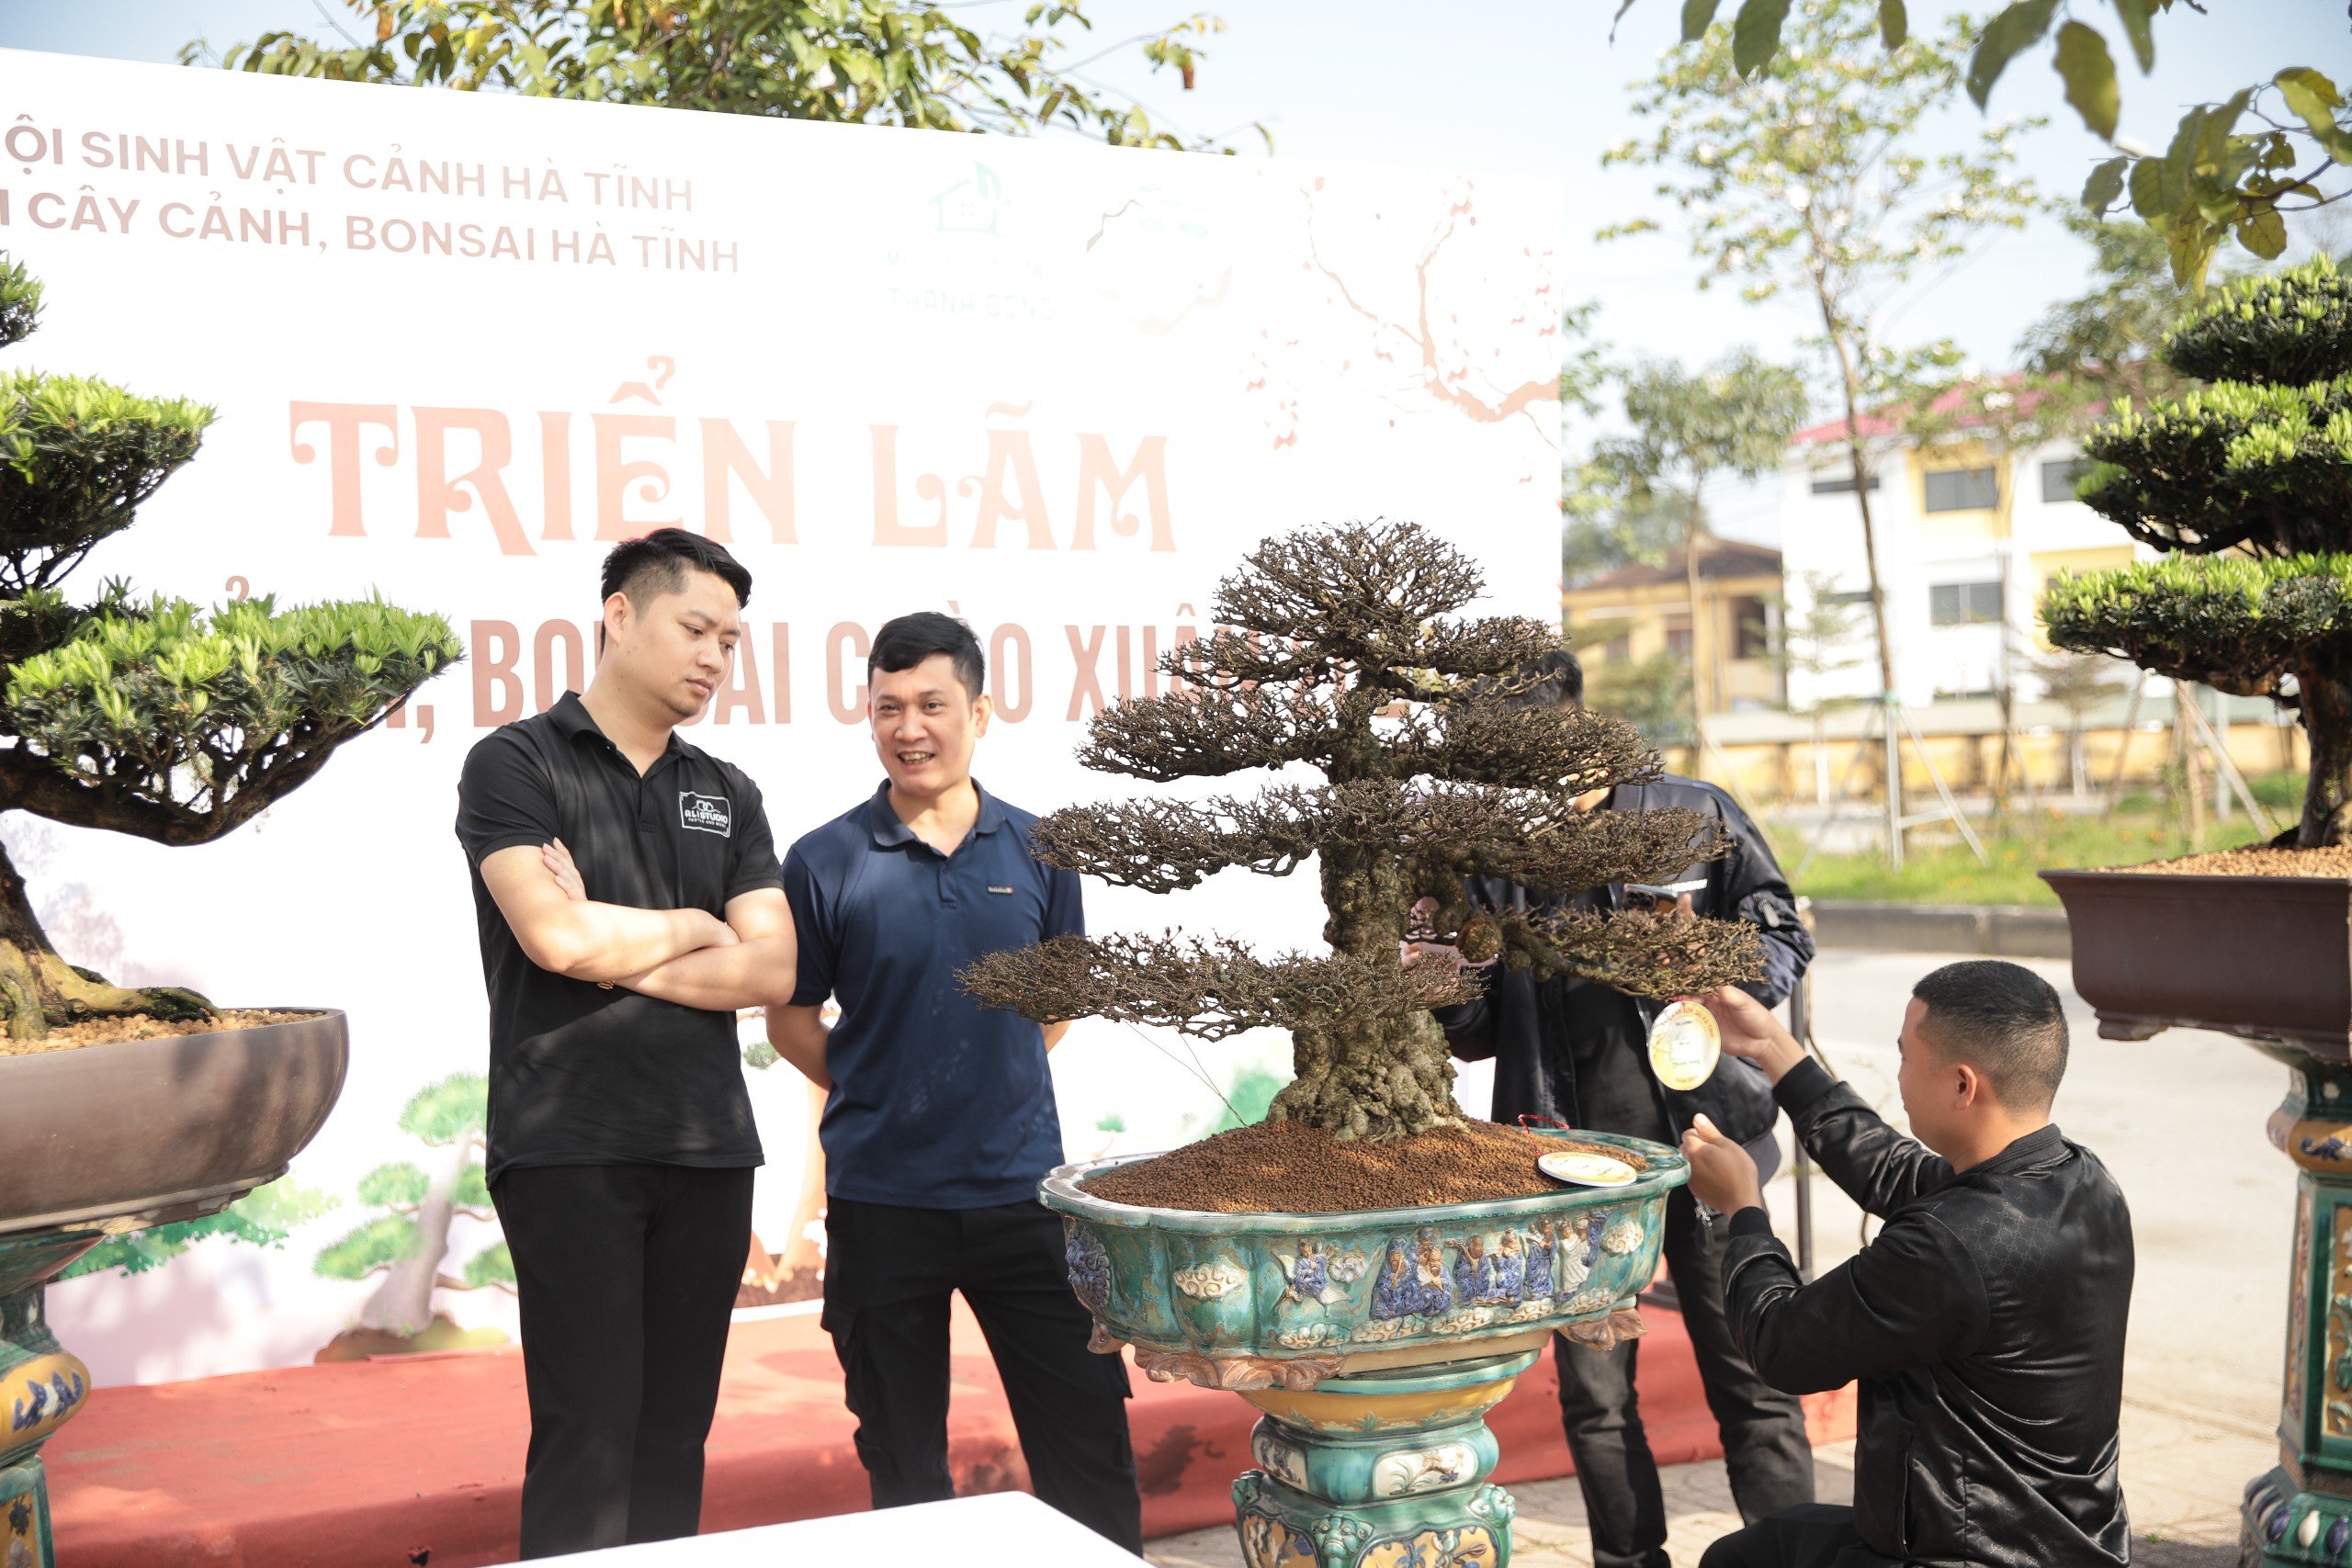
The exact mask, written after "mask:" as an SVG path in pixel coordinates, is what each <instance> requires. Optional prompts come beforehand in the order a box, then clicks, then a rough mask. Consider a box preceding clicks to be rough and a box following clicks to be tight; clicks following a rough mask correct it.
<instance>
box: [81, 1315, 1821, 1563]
mask: <svg viewBox="0 0 2352 1568" xmlns="http://www.w3.org/2000/svg"><path fill="white" fill-rule="evenodd" d="M1643 1315H1644V1317H1645V1319H1646V1320H1647V1322H1648V1327H1649V1331H1648V1334H1647V1336H1646V1342H1645V1345H1644V1347H1643V1352H1642V1356H1641V1363H1640V1371H1641V1377H1640V1390H1639V1392H1640V1395H1641V1402H1642V1415H1643V1418H1644V1421H1645V1425H1646V1426H1647V1427H1648V1428H1649V1437H1650V1446H1651V1448H1652V1450H1654V1451H1655V1452H1656V1453H1657V1459H1658V1462H1659V1463H1661V1464H1685V1463H1690V1462H1691V1461H1697V1460H1702V1459H1711V1458H1714V1457H1717V1456H1719V1455H1720V1454H1721V1452H1722V1445H1721V1443H1720V1442H1719V1440H1718V1438H1717V1437H1716V1433H1715V1426H1714V1418H1713V1416H1712V1415H1711V1414H1710V1413H1709V1411H1708V1409H1707V1405H1706V1400H1705V1397H1704V1394H1703V1393H1702V1390H1701V1388H1700V1384H1699V1373H1698V1368H1697V1365H1696V1363H1695V1362H1694V1361H1693V1360H1692V1359H1691V1350H1690V1342H1689V1340H1688V1338H1687V1337H1686V1336H1685V1335H1684V1333H1683V1330H1682V1323H1681V1319H1680V1318H1679V1316H1678V1315H1677V1314H1674V1313H1672V1312H1666V1311H1659V1310H1656V1309H1650V1308H1645V1309H1643ZM951 1367H952V1376H953V1388H954V1395H953V1402H952V1404H951V1408H950V1412H949V1416H948V1462H949V1466H950V1468H951V1470H952V1472H954V1475H955V1479H956V1490H957V1492H958V1493H959V1494H967V1495H968V1494H972V1493H978V1492H991V1491H1003V1490H1008V1489H1012V1488H1018V1487H1025V1486H1026V1484H1027V1472H1026V1469H1025V1467H1024V1466H1023V1463H1022V1461H1021V1450H1020V1445H1019V1442H1018V1440H1017V1439H1016V1438H1015V1437H1014V1436H1013V1431H1012V1417H1011V1416H1010V1415H1009V1414H1008V1412H1007V1410H1006V1407H1005V1404H1004V1397H1003V1393H1002V1389H1001V1384H1000V1383H999V1382H998V1380H997V1375H996V1370H995V1368H994V1366H993V1365H992V1364H991V1363H990V1362H989V1356H988V1349H987V1346H986V1344H985V1342H984V1341H983V1340H982V1339H981V1337H980V1334H979V1330H978V1325H975V1324H974V1323H973V1321H972V1319H971V1317H970V1315H969V1314H967V1312H966V1311H965V1309H964V1306H963V1303H961V1302H960V1301H959V1302H957V1303H956V1313H955V1322H954V1330H953V1355H952V1362H951ZM1132 1381H1133V1382H1134V1384H1135V1392H1136V1397H1135V1400H1134V1402H1133V1403H1132V1404H1130V1405H1129V1406H1128V1416H1129V1420H1130V1422H1131V1424H1132V1426H1133V1428H1134V1433H1135V1448H1136V1464H1137V1468H1138V1470H1139V1471H1140V1472H1141V1479H1142V1484H1143V1507H1144V1532H1145V1534H1147V1535H1148V1536H1154V1537H1158V1536H1164V1535H1173V1534H1178V1533H1181V1532H1182V1531H1184V1530H1190V1529H1201V1528H1202V1527H1204V1526H1207V1525H1214V1524H1225V1523H1230V1522H1231V1520H1232V1518H1233V1497H1232V1481H1233V1476H1234V1472H1236V1471H1238V1470H1239V1469H1241V1468H1242V1467H1243V1466H1245V1465H1247V1464H1249V1463H1250V1462H1251V1456H1250V1427H1251V1424H1252V1423H1253V1422H1254V1421H1255V1420H1256V1418H1257V1416H1258V1415H1259V1412H1258V1411H1257V1410H1254V1409H1252V1408H1251V1407H1250V1406H1249V1405H1247V1404H1243V1403H1242V1402H1241V1401H1240V1400H1238V1399H1236V1398H1234V1397H1233V1396H1232V1395H1231V1394H1228V1393H1217V1392H1215V1391H1213V1390H1209V1389H1203V1388H1197V1387H1194V1386H1193V1384H1191V1383H1188V1382H1170V1383H1156V1382H1149V1381H1148V1380H1147V1379H1145V1378H1144V1377H1142V1376H1141V1375H1139V1374H1138V1375H1136V1376H1134V1378H1133V1380H1132ZM1804 1404H1805V1416H1806V1427H1807V1430H1808V1433H1809V1435H1810V1436H1811V1438H1812V1439H1813V1440H1814V1441H1815V1442H1816V1443H1825V1442H1836V1441H1838V1440H1840V1439H1842V1438H1850V1437H1852V1436H1853V1435H1854V1393H1853V1390H1852V1389H1851V1388H1847V1389H1843V1390H1839V1391H1838V1392H1837V1393H1826V1394H1814V1395H1809V1396H1807V1398H1806V1399H1805V1402H1804ZM1487 1422H1488V1425H1490V1426H1491V1427H1493V1428H1494V1429H1495V1432H1496V1434H1497V1436H1498V1438H1501V1440H1502V1449H1503V1461H1502V1465H1501V1468H1500V1469H1499V1470H1498V1471H1497V1472H1496V1479H1497V1480H1498V1481H1500V1482H1502V1483H1506V1484H1508V1483H1513V1482H1518V1481H1536V1480H1544V1479H1548V1478H1551V1477H1554V1476H1559V1475H1565V1474H1567V1473H1568V1472H1569V1462H1568V1455H1567V1449H1566V1443H1565V1442H1564V1440H1563V1438H1562V1437H1561V1433H1560V1404H1559V1394H1558V1384H1557V1382H1556V1381H1555V1376H1554V1371H1553V1362H1552V1359H1551V1357H1550V1356H1549V1355H1548V1354H1547V1355H1544V1356H1543V1357H1540V1358H1539V1359H1537V1361H1536V1363H1535V1364H1534V1365H1533V1366H1532V1367H1531V1368H1530V1369H1529V1370H1528V1371H1526V1372H1525V1373H1524V1374H1522V1375H1521V1377H1520V1379H1519V1382H1518V1385H1517V1387H1516V1388H1515V1389H1514V1390H1513V1391H1512V1393H1511V1394H1510V1397H1509V1398H1507V1399H1506V1400H1504V1401H1503V1402H1502V1404H1499V1405H1498V1406H1497V1407H1496V1408H1495V1410H1494V1411H1493V1412H1492V1413H1491V1414H1490V1415H1489V1416H1488V1417H1487ZM855 1425H856V1424H855V1422H854V1421H853V1420H852V1419H851V1417H850V1415H849V1411H848V1409H847V1407H846V1406H845V1404H843V1403H842V1377H841V1368H840V1365H839V1363H838V1362H836V1361H835V1359H833V1350H832V1344H831V1340H830V1339H828V1338H827V1337H826V1336H825V1333H824V1331H823V1330H822V1329H821V1328H820V1327H819V1326H818V1323H817V1317H816V1314H814V1313H794V1314H789V1315H785V1316H779V1317H774V1318H768V1319H764V1320H761V1321H746V1322H738V1323H737V1324H736V1325H735V1326H734V1331H733V1334H732V1336H731V1337H730V1338H729V1343H728V1350H727V1367H726V1373H725V1376H724V1379H723V1381H722V1382H721V1385H720V1390H719V1402H718V1420H717V1422H716V1424H715V1425H714V1426H713V1427H712V1429H711V1436H710V1446H709V1450H708V1453H709V1467H708V1471H707V1478H706V1480H705V1482H704V1489H703V1529H705V1530H707V1531H708V1530H722V1529H745V1528H748V1527H750V1526H752V1525H760V1524H774V1523H780V1522H783V1521H785V1520H789V1519H799V1518H812V1517H820V1516H822V1515H827V1514H839V1513H849V1512H854V1511H856V1510H858V1509H862V1508H864V1507H865V1506H866V1504H867V1496H866V1483H865V1472H864V1470H863V1469H861V1468H860V1467H859V1465H858V1462H857V1454H856V1450H854V1448H853V1447H852V1444H851V1433H852V1432H853V1431H854V1428H855ZM529 1430H530V1421H529V1416H528V1414H527V1411H526V1405H525V1402H524V1394H523V1359H522V1356H521V1355H520V1353H519V1352H517V1351H515V1350H513V1349H505V1350H499V1351H494V1352H486V1353H474V1354H459V1355H450V1356H441V1357H418V1356H404V1357H400V1358H397V1359H387V1360H380V1361H373V1362H355V1363H345V1364H341V1365H334V1366H313V1367H292V1368H286V1369H282V1370H279V1371H264V1372H242V1373H238V1374H235V1375H233V1376H230V1377H220V1378H204V1379H199V1380H197V1381H194V1382H178V1383H159V1384H153V1385H150V1386H147V1387H143V1388H141V1387H132V1388H115V1387H101V1388H99V1389H97V1390H96V1391H95V1392H94V1393H93V1394H92V1395H91V1398H90V1400H89V1402H88V1404H87V1405H86V1406H85V1409H84V1410H83V1411H82V1413H81V1414H80V1415H79V1416H77V1417H76V1418H75V1419H74V1421H73V1422H72V1423H71V1424H69V1425H68V1426H67V1427H65V1428H64V1429H63V1430H62V1432H60V1433H59V1434H58V1436H57V1437H56V1438H54V1439H53V1440H51V1443H50V1445H49V1447H48V1448H47V1449H46V1450H44V1454H45V1456H46V1458H47V1460H48V1461H49V1469H50V1485H51V1500H52V1505H53V1506H54V1508H55V1511H56V1534H57V1544H58V1556H59V1560H60V1561H61V1562H70V1563H72V1564H73V1565H74V1568H217V1565H218V1564H220V1563H221V1562H238V1563H241V1564H243V1568H327V1565H330V1564H334V1565H341V1564H345V1563H368V1562H381V1563H387V1564H390V1565H392V1568H398V1565H399V1564H401V1563H403V1562H409V1561H411V1560H412V1559H411V1557H410V1555H409V1554H410V1553H412V1552H414V1551H418V1550H419V1549H429V1550H430V1551H431V1554H432V1555H431V1563H432V1568H469V1565H472V1564H482V1563H495V1562H510V1561H512V1560H513V1559H514V1557H515V1551H516V1546H517V1542H516V1533H515V1532H516V1528H517V1524H518V1522H519V1517H520V1512H519V1511H520V1507H521V1495H522V1491H521V1489H522V1479H523V1450H524V1444H525V1442H526V1440H527V1438H528V1436H529ZM413 1560H414V1561H418V1562H423V1561H424V1558H422V1557H417V1558H415V1559H413Z"/></svg>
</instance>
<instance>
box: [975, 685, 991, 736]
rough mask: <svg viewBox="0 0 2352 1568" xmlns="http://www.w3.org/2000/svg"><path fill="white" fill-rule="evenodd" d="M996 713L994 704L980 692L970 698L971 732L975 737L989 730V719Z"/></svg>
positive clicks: (984, 693)
mask: <svg viewBox="0 0 2352 1568" xmlns="http://www.w3.org/2000/svg"><path fill="white" fill-rule="evenodd" d="M995 713H996V704H995V703H994V702H992V701H990V700H989V694H987V693H986V692H982V693H981V694H979V695H978V696H977V697H974V698H973V699H972V734H973V735H974V736H975V737H976V738H977V737H978V736H982V735H986V734H987V733H988V732H989V718H991V717H992V716H994V715H995Z"/></svg>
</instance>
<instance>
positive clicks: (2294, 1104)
mask: <svg viewBox="0 0 2352 1568" xmlns="http://www.w3.org/2000/svg"><path fill="white" fill-rule="evenodd" d="M2042 878H2043V880H2044V881H2046V882H2048V883H2049V884H2050V885H2051V886H2052V887H2054V888H2055V889H2057V892H2058V896H2059V897H2060V898H2062V899H2063V900H2064V902H2065V905H2066V922H2067V926H2068V930H2069V934H2070V936H2071V939H2072V942H2073V946H2074V970H2075V989H2076V990H2077V991H2079V992H2080V993H2082V997H2083V999H2084V1000H2085V1001H2087V1002H2089V1003H2090V1004H2091V1006H2092V1007H2094V1008H2095V1009H2097V1010H2098V1019H2099V1026H2098V1032H2099V1033H2100V1034H2102V1035H2104V1036H2105V1037H2107V1038H2109V1039H2110V1040H2145V1039H2147V1038H2149V1037H2150V1036H2152V1035H2154V1034H2155V1033H2157V1032H2160V1031H2162V1030H2165V1029H2168V1028H2174V1027H2182V1028H2192V1029H2212V1030H2219V1031H2222V1032H2224V1033H2229V1034H2235V1035H2238V1036H2240V1037H2242V1038H2244V1039H2245V1040H2246V1041H2247V1042H2248V1043H2251V1044H2252V1045H2254V1046H2255V1048H2256V1049H2257V1050H2259V1051H2262V1052H2264V1053H2266V1054H2267V1055H2271V1056H2275V1057H2277V1058H2278V1060H2279V1061H2281V1062H2284V1063H2285V1064H2286V1065H2287V1067H2288V1070H2289V1074H2290V1077H2289V1080H2288V1089H2287V1099H2286V1101H2285V1103H2283V1104H2282V1105H2280V1106H2279V1108H2278V1110H2277V1111H2274V1112H2272V1113H2271V1117H2270V1125H2269V1133H2270V1141H2271V1143H2272V1144H2274V1145H2277V1146H2278V1148H2279V1149H2280V1150H2281V1151H2282V1152H2284V1153H2285V1155H2286V1156H2287V1157H2288V1158H2289V1159H2290V1160H2293V1161H2294V1162H2295V1164H2296V1165H2297V1166H2298V1167H2300V1168H2301V1178H2300V1179H2298V1181H2297V1182H2296V1200H2295V1240H2294V1264H2293V1268H2292V1270H2291V1280H2290V1286H2289V1292H2288V1300H2287V1371H2286V1386H2285V1389H2284V1392H2283V1393H2282V1396H2281V1398H2280V1401H2279V1417H2278V1460H2279V1462H2278V1467H2277V1468H2276V1469H2274V1470H2272V1471H2271V1472H2269V1473H2268V1474H2267V1475H2263V1476H2260V1477H2257V1478H2256V1480H2255V1481H2254V1482H2253V1483H2251V1484H2249V1485H2248V1486H2247V1487H2246V1492H2245V1512H2244V1517H2245V1531H2244V1535H2243V1548H2242V1557H2243V1561H2244V1562H2245V1563H2246V1564H2248V1565H2249V1568H2252V1565H2254V1564H2257V1563H2264V1562H2269V1563H2325V1564H2329V1565H2330V1568H2346V1565H2352V962H2347V957H2346V951H2347V950H2346V930H2347V928H2352V879H2346V878H2344V877H2324V876H2206V875H2183V874H2168V873H2149V872H2105V871H2046V872H2043V873H2042Z"/></svg>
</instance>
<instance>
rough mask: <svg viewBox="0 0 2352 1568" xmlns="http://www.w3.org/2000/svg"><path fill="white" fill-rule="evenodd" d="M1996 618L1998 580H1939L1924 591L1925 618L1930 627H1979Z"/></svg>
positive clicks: (1997, 615) (1998, 612) (1998, 602)
mask: <svg viewBox="0 0 2352 1568" xmlns="http://www.w3.org/2000/svg"><path fill="white" fill-rule="evenodd" d="M2000 618H2001V585H2000V583H1999V582H1998V581H1994V582H1939V583H1936V584H1935V585H1933V586H1932V587H1930V588H1929V589H1928V624H1929V625H1931V626H1983V625H1985V624H1987V623H1989V622H1993V621H1997V620H1999V619H2000Z"/></svg>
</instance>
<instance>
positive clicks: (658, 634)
mask: <svg viewBox="0 0 2352 1568" xmlns="http://www.w3.org/2000/svg"><path fill="white" fill-rule="evenodd" d="M742 636H743V618H742V612H741V609H740V608H739V607H738V606H737V604H736V603H735V590H734V589H732V588H730V587H729V586H728V584H727V581H726V580H725V579H724V578H721V577H718V576H716V575H715V574H713V573H711V572H707V571H695V570H692V569H689V570H687V572H686V574H685V581H684V582H683V583H681V584H680V585H679V586H678V587H677V588H676V589H675V590H673V591H672V592H667V593H662V594H660V595H658V596H655V597H653V598H650V599H649V600H648V601H647V602H646V603H645V604H643V605H642V606H641V607H640V606H639V605H638V604H636V603H635V602H634V601H633V600H631V599H629V598H628V596H627V595H626V594H619V593H616V594H615V595H613V597H612V598H610V599H608V600H606V601H605V659H606V660H608V661H617V662H618V663H619V664H620V667H621V671H622V673H624V674H625V675H626V676H627V677H628V682H629V683H630V684H631V685H632V686H634V687H635V688H636V689H637V690H639V691H640V692H642V693H644V694H645V695H647V696H648V697H650V698H651V699H652V700H653V701H655V702H657V703H659V704H661V705H662V706H663V707H664V708H666V709H667V710H668V711H669V713H670V714H671V715H672V716H673V719H674V720H676V721H678V722H681V723H683V722H684V721H685V720H687V719H690V718H692V717H694V716H695V715H696V714H698V713H700V712H702V710H703V709H704V708H705V707H707V706H708V705H709V704H710V698H711V694H712V693H714V692H716V691H718V686H719V683H720V682H723V681H725V680H726V679H727V671H728V667H729V664H730V663H731V662H732V661H733V660H734V658H735V644H736V643H737V642H738V641H740V640H741V637H742Z"/></svg>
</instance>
